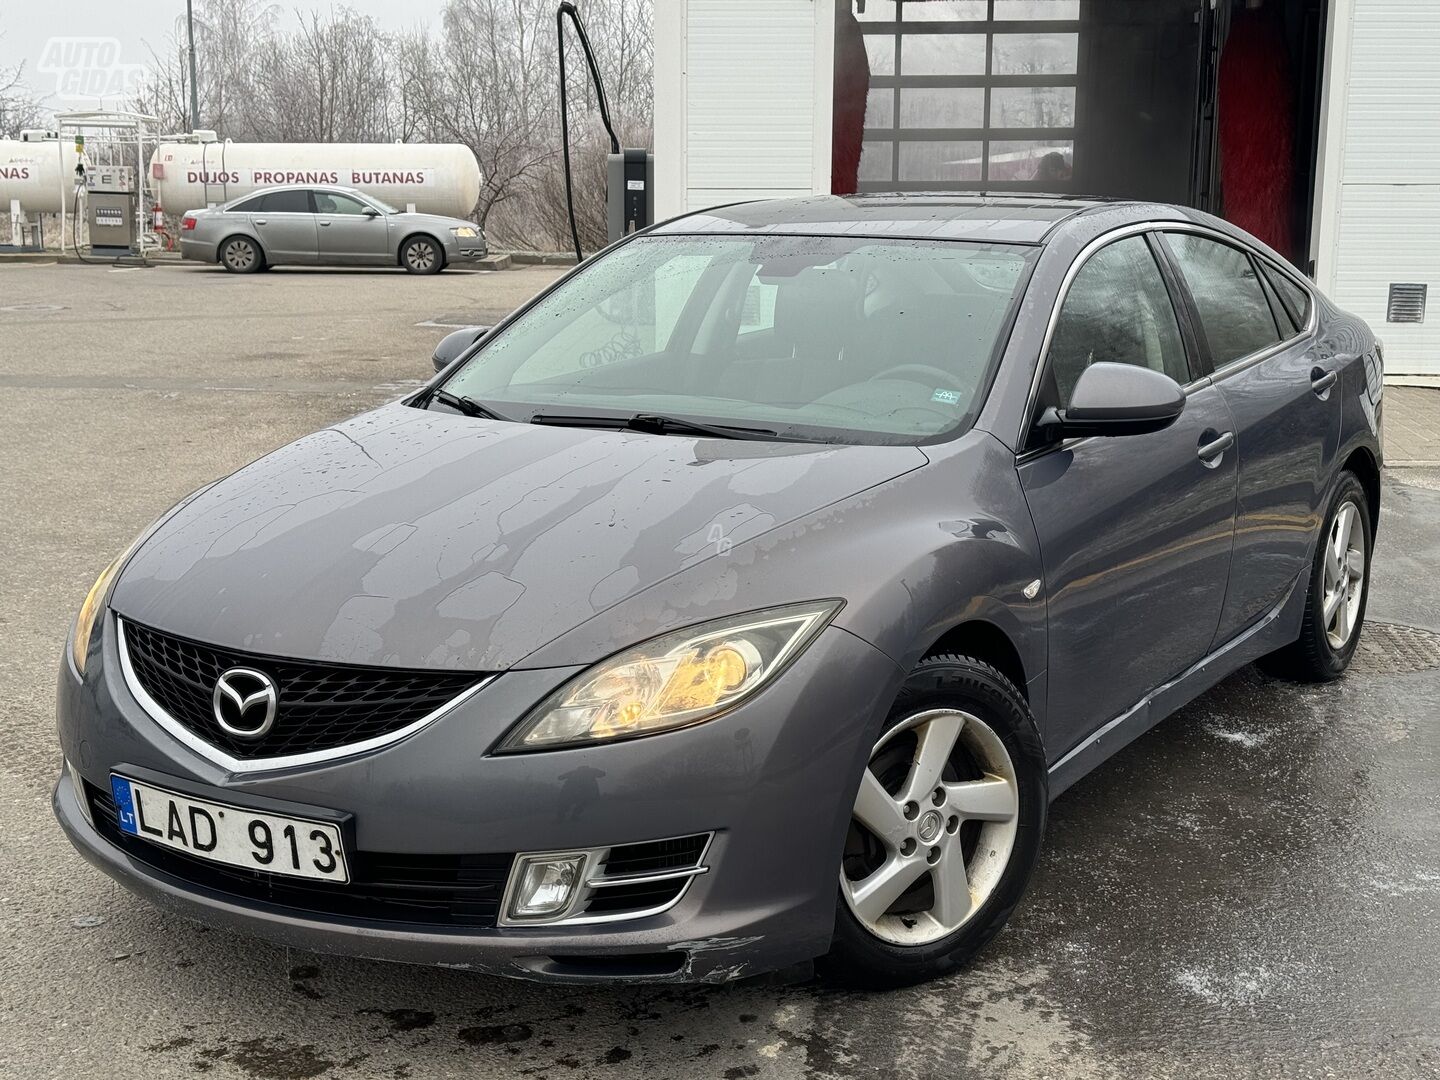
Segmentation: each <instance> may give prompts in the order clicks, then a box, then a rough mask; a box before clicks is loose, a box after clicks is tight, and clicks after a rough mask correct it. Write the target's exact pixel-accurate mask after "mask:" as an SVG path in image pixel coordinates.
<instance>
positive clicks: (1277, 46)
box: [1218, 7, 1295, 256]
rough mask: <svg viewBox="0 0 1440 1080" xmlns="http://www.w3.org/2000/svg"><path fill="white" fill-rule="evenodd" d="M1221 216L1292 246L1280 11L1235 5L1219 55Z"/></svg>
mask: <svg viewBox="0 0 1440 1080" xmlns="http://www.w3.org/2000/svg"><path fill="white" fill-rule="evenodd" d="M1218 119H1219V130H1220V184H1221V187H1220V190H1221V195H1222V198H1223V207H1224V209H1223V216H1224V217H1225V219H1226V220H1227V221H1232V222H1234V223H1235V224H1236V225H1238V226H1240V227H1241V228H1242V229H1245V230H1246V231H1247V232H1250V233H1252V234H1254V235H1255V236H1257V237H1259V238H1260V239H1261V240H1263V241H1265V243H1267V244H1269V245H1270V246H1271V247H1272V248H1274V249H1275V250H1276V251H1278V252H1280V253H1281V254H1282V255H1287V256H1288V255H1291V254H1293V247H1294V235H1293V229H1292V225H1291V199H1292V196H1293V194H1294V187H1295V146H1294V130H1295V89H1294V73H1293V72H1292V70H1291V64H1290V54H1289V52H1288V50H1287V49H1286V45H1285V36H1284V31H1283V27H1282V24H1281V21H1280V12H1279V11H1278V10H1277V9H1275V8H1273V7H1271V8H1260V9H1259V10H1256V11H1250V10H1241V11H1236V12H1235V14H1234V20H1233V22H1232V23H1231V27H1230V36H1229V37H1228V38H1227V39H1226V42H1225V48H1224V51H1223V52H1222V53H1221V55H1220V88H1219V117H1218Z"/></svg>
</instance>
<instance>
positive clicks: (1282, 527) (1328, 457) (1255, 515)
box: [1163, 231, 1341, 645]
mask: <svg viewBox="0 0 1440 1080" xmlns="http://www.w3.org/2000/svg"><path fill="white" fill-rule="evenodd" d="M1163 236H1164V243H1165V246H1166V248H1167V250H1168V251H1169V253H1170V256H1171V258H1172V259H1173V261H1174V263H1175V266H1176V269H1177V270H1178V272H1179V276H1180V278H1181V279H1182V281H1183V282H1184V285H1185V287H1186V288H1187V290H1188V292H1189V296H1190V300H1191V302H1192V304H1193V310H1194V312H1195V316H1196V321H1197V322H1198V323H1199V330H1198V336H1199V337H1200V338H1201V340H1202V341H1203V342H1204V343H1205V345H1206V346H1207V348H1208V353H1209V358H1210V363H1211V365H1212V367H1213V376H1212V381H1213V382H1214V384H1215V386H1216V387H1217V388H1218V389H1219V391H1220V393H1221V394H1222V395H1223V396H1224V398H1225V402H1226V404H1227V405H1228V406H1229V408H1230V413H1231V415H1232V416H1233V417H1234V419H1235V434H1236V438H1237V441H1238V445H1239V459H1240V461H1239V465H1240V478H1239V487H1238V497H1237V505H1236V518H1235V553H1234V564H1233V568H1232V570H1231V573H1230V585H1229V589H1228V592H1227V594H1226V597H1225V605H1224V608H1223V609H1222V611H1221V615H1220V623H1219V625H1218V626H1217V628H1216V632H1215V634H1216V639H1215V644H1216V645H1219V644H1221V643H1223V642H1226V641H1229V640H1230V639H1231V638H1233V637H1234V636H1235V635H1236V634H1238V633H1240V632H1241V631H1242V630H1244V629H1245V628H1246V627H1247V626H1249V625H1251V624H1252V623H1254V622H1255V621H1256V620H1258V619H1260V618H1262V617H1263V616H1264V615H1265V614H1266V613H1267V612H1269V611H1270V610H1272V609H1273V608H1275V607H1276V606H1277V605H1278V604H1279V603H1280V602H1281V601H1282V600H1284V598H1285V597H1286V595H1288V593H1289V591H1290V587H1291V585H1292V584H1293V583H1294V582H1295V581H1296V580H1297V579H1298V578H1299V577H1300V575H1301V574H1303V573H1304V572H1305V571H1306V570H1307V569H1308V568H1309V565H1310V541H1311V539H1312V538H1313V536H1314V534H1315V530H1316V529H1318V528H1319V526H1320V515H1321V514H1323V513H1324V506H1323V502H1324V499H1325V497H1326V494H1327V491H1326V486H1325V478H1326V477H1327V476H1329V473H1330V467H1331V462H1332V461H1333V459H1334V456H1335V453H1336V449H1337V447H1338V445H1339V439H1340V419H1341V416H1340V411H1341V401H1340V391H1339V389H1338V387H1337V386H1336V385H1335V384H1336V381H1337V379H1338V374H1337V371H1338V369H1337V367H1336V359H1335V358H1334V357H1322V356H1320V354H1319V351H1318V346H1317V344H1316V342H1315V338H1314V335H1313V334H1312V333H1310V332H1308V328H1309V326H1310V323H1311V321H1312V319H1313V309H1314V303H1313V301H1312V300H1311V299H1310V295H1309V292H1308V290H1305V289H1303V288H1301V287H1300V286H1299V285H1298V283H1296V282H1294V281H1293V280H1291V279H1290V277H1289V276H1288V275H1286V274H1283V273H1281V271H1280V270H1279V269H1278V268H1276V267H1274V266H1273V265H1271V266H1270V267H1269V269H1270V272H1271V273H1273V274H1274V275H1276V285H1275V288H1279V289H1283V290H1284V293H1285V295H1286V299H1285V301H1282V299H1281V296H1280V295H1279V294H1277V293H1276V292H1275V291H1274V289H1272V286H1271V284H1270V283H1269V282H1268V281H1266V280H1264V278H1263V277H1262V274H1263V272H1264V271H1263V268H1262V266H1261V265H1260V264H1259V263H1257V261H1256V260H1257V259H1258V258H1259V256H1258V255H1257V254H1255V253H1253V252H1249V251H1246V250H1245V249H1244V248H1242V247H1241V246H1240V245H1238V244H1236V243H1233V242H1230V241H1227V240H1222V239H1221V238H1219V237H1218V236H1213V235H1210V234H1208V233H1207V234H1202V233H1198V232H1190V231H1183V232H1182V231H1167V232H1165V233H1164V234H1163ZM1287 302H1288V303H1289V304H1291V305H1293V306H1294V307H1295V309H1296V310H1295V313H1294V315H1293V316H1292V314H1291V313H1290V312H1289V311H1288V310H1287V309H1286V307H1285V303H1287ZM1296 319H1299V320H1300V321H1299V322H1298V324H1297V323H1296V321H1295V320H1296ZM1282 331H1283V332H1282Z"/></svg>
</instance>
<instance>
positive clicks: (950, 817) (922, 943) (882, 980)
mask: <svg viewBox="0 0 1440 1080" xmlns="http://www.w3.org/2000/svg"><path fill="white" fill-rule="evenodd" d="M1048 802H1049V788H1048V773H1047V770H1046V765H1045V754H1044V750H1043V748H1042V746H1041V743H1040V733H1039V732H1038V731H1037V730H1036V727H1035V721H1034V719H1033V718H1032V717H1031V715H1030V710H1029V708H1028V706H1027V705H1026V703H1025V698H1024V697H1023V696H1022V695H1021V693H1020V691H1019V690H1018V689H1016V688H1015V686H1014V685H1012V684H1011V683H1010V681H1009V680H1008V679H1006V678H1005V676H1003V675H1001V674H1000V672H998V671H996V670H995V669H994V668H992V667H991V666H990V665H988V664H985V663H982V662H980V661H978V660H974V659H971V658H970V657H966V656H954V655H941V656H932V657H929V658H927V659H925V660H923V661H921V662H920V664H919V665H917V666H916V668H915V670H914V671H912V672H911V673H910V675H909V677H908V678H907V679H906V680H905V683H904V685H903V686H902V687H901V690H900V693H899V695H898V696H897V697H896V699H895V704H894V706H893V707H892V708H891V710H890V713H889V716H888V717H887V718H886V722H885V725H884V729H883V730H882V731H881V732H880V734H879V737H878V739H877V741H876V743H875V747H874V749H873V750H872V751H871V754H870V761H869V764H868V766H867V767H866V770H865V774H864V776H863V777H862V778H861V783H860V790H859V793H858V794H857V796H856V799H855V807H854V811H853V815H852V818H851V823H850V831H849V833H848V834H847V836H846V841H845V851H844V854H843V857H842V860H841V869H840V888H839V900H838V910H837V911H836V918H835V938H834V942H833V944H832V946H831V949H830V952H829V954H828V955H826V956H825V957H823V958H822V959H821V961H820V964H819V966H820V969H821V971H822V973H823V974H825V975H826V976H827V977H829V978H831V979H834V980H836V981H838V982H843V983H847V984H849V985H852V986H861V987H866V988H878V987H893V986H906V985H909V984H912V983H916V982H921V981H924V980H926V979H931V978H934V977H935V976H937V975H941V974H944V973H945V972H947V971H950V970H952V969H954V968H956V967H959V966H960V965H961V964H963V963H965V961H967V960H968V959H969V958H970V957H971V956H972V955H973V954H974V953H975V952H976V951H977V950H978V949H979V948H980V947H981V946H983V945H984V944H985V943H986V942H987V941H989V940H990V939H991V938H992V937H994V936H995V935H996V934H997V933H998V932H999V931H1000V928H1001V927H1002V926H1003V925H1004V924H1005V920H1006V919H1008V918H1009V917H1010V912H1011V911H1013V910H1014V908H1015V905H1016V903H1017V902H1018V901H1019V899H1020V896H1021V894H1022V893H1023V892H1024V890H1025V885H1026V883H1027V882H1028V881H1029V880H1030V873H1031V871H1032V870H1033V869H1034V866H1035V859H1036V857H1037V856H1038V854H1039V851H1040V838H1041V835H1042V834H1043V832H1044V829H1045V813H1046V807H1047V805H1048Z"/></svg>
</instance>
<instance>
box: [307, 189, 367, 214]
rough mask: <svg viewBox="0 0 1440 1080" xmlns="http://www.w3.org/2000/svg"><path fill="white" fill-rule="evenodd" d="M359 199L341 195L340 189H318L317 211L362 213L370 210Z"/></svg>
mask: <svg viewBox="0 0 1440 1080" xmlns="http://www.w3.org/2000/svg"><path fill="white" fill-rule="evenodd" d="M368 209H369V207H367V206H366V205H365V204H364V203H362V202H361V201H360V200H359V199H352V198H351V197H350V196H349V195H341V194H340V193H339V192H338V191H317V192H315V212H316V213H319V214H353V215H357V216H358V215H360V214H363V213H365V211H366V210H368Z"/></svg>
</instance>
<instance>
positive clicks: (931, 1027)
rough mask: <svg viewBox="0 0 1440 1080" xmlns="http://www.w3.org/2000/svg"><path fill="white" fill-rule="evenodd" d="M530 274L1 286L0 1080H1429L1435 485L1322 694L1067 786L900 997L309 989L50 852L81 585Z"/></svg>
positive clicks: (1416, 476)
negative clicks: (997, 895)
mask: <svg viewBox="0 0 1440 1080" xmlns="http://www.w3.org/2000/svg"><path fill="white" fill-rule="evenodd" d="M555 274H556V271H555V270H553V269H550V268H543V269H542V268H530V269H520V270H513V271H508V272H504V273H494V274H483V273H446V274H443V275H441V276H439V277H436V278H423V277H420V278H417V277H413V276H408V275H405V274H403V273H400V272H398V271H396V272H344V271H300V270H296V271H286V270H277V271H275V272H272V273H268V274H260V275H253V276H249V277H243V278H241V277H234V276H230V275H227V274H224V273H223V272H221V271H219V270H218V269H215V268H209V267H205V268H202V267H195V266H167V267H161V268H156V269H133V270H131V269H122V270H112V269H108V268H104V267H90V266H77V265H55V266H31V265H3V266H0V461H3V468H0V505H3V507H4V513H3V515H0V540H3V543H4V547H5V554H6V557H5V559H4V560H3V564H0V731H3V735H4V740H5V742H4V745H5V748H6V749H5V752H4V753H3V754H0V779H3V784H0V815H3V817H0V823H3V824H0V940H3V942H4V946H5V962H4V964H3V966H0V1076H4V1077H25V1078H27V1080H28V1078H43V1077H83V1078H89V1077H101V1076H105V1077H112V1076H117V1077H118V1076H137V1077H138V1076H144V1077H190V1076H195V1075H200V1074H203V1075H205V1076H207V1077H216V1078H252V1080H293V1078H305V1077H328V1078H336V1080H339V1078H344V1077H394V1078H403V1077H414V1078H421V1080H430V1078H441V1077H461V1076H463V1077H492V1076H493V1077H508V1076H517V1075H525V1076H539V1077H560V1076H590V1075H595V1076H607V1075H614V1076H631V1075H636V1076H639V1075H643V1076H666V1077H668V1076H697V1077H716V1078H726V1080H732V1078H748V1077H762V1078H763V1077H802V1076H803V1077H815V1078H820V1077H832V1076H874V1077H897V1078H899V1077H917V1078H919V1077H932V1076H948V1077H964V1076H984V1077H1016V1078H1018V1077H1041V1076H1044V1077H1061V1078H1063V1077H1096V1078H1098V1077H1111V1076H1115V1077H1179V1076H1184V1077H1187V1078H1205V1077H1233V1076H1265V1077H1360V1076H1366V1077H1433V1076H1436V1075H1437V1074H1440V994H1437V986H1440V783H1437V776H1440V578H1437V573H1436V568H1437V567H1440V490H1435V488H1436V487H1437V485H1436V484H1435V475H1434V474H1433V473H1425V472H1413V473H1412V472H1407V473H1406V474H1404V477H1403V480H1404V482H1398V480H1397V476H1392V477H1391V479H1390V481H1389V482H1388V483H1387V491H1386V501H1385V509H1384V511H1383V513H1382V518H1381V524H1380V531H1379V540H1378V547H1377V551H1376V555H1375V562H1374V578H1373V581H1374V592H1373V593H1372V597H1371V605H1370V612H1369V619H1370V626H1369V628H1368V629H1367V631H1366V635H1367V636H1366V638H1365V639H1364V640H1362V643H1361V647H1360V648H1361V652H1360V654H1359V655H1358V657H1357V660H1356V662H1355V665H1354V667H1353V668H1352V670H1351V673H1350V675H1349V676H1348V677H1347V678H1345V679H1344V680H1342V681H1341V682H1339V683H1336V684H1332V685H1329V686H1325V687H1318V688H1317V687H1296V686H1293V685H1289V684H1285V683H1280V682H1276V681H1274V680H1272V679H1270V678H1268V677H1266V676H1264V675H1261V674H1259V673H1257V672H1255V671H1254V670H1252V669H1247V670H1245V671H1243V672H1241V673H1240V674H1238V675H1236V676H1235V677H1232V678H1231V679H1229V680H1228V681H1226V682H1225V683H1222V684H1221V685H1220V686H1218V687H1217V688H1216V689H1214V690H1213V691H1211V692H1210V693H1209V694H1207V695H1206V696H1204V697H1203V698H1201V699H1200V700H1199V701H1197V702H1196V703H1195V704H1193V705H1191V706H1190V707H1188V708H1186V709H1185V710H1184V711H1183V712H1182V713H1180V714H1178V715H1177V716H1175V717H1173V718H1171V719H1170V720H1168V721H1167V722H1166V723H1165V724H1163V725H1162V726H1160V727H1159V728H1157V729H1156V730H1155V731H1154V732H1152V733H1151V734H1150V735H1148V736H1146V737H1145V738H1143V739H1141V740H1140V741H1139V742H1137V743H1136V744H1134V745H1133V746H1131V747H1130V748H1129V749H1128V750H1126V751H1124V752H1123V753H1122V754H1120V755H1119V756H1118V757H1117V758H1116V759H1114V760H1113V761H1112V762H1111V763H1110V764H1109V765H1107V766H1105V767H1104V768H1102V769H1101V770H1100V771H1099V772H1098V773H1096V774H1095V775H1093V776H1091V777H1089V778H1088V779H1086V780H1084V781H1082V782H1081V783H1080V784H1079V785H1077V786H1076V787H1075V788H1073V789H1072V790H1071V791H1070V792H1068V793H1067V794H1066V795H1064V796H1063V797H1062V798H1061V799H1060V800H1059V801H1058V802H1057V803H1056V804H1055V806H1054V807H1053V809H1052V812H1051V818H1050V826H1049V834H1048V848H1047V851H1046V852H1045V854H1044V855H1043V857H1042V860H1041V864H1040V869H1039V871H1038V874H1037V877H1036V880H1035V881H1034V883H1033V885H1032V888H1031V892H1030V895H1029V897H1028V899H1027V900H1026V901H1025V902H1024V903H1023V904H1022V906H1021V907H1020V908H1019V909H1018V911H1017V913H1016V915H1015V917H1014V918H1013V919H1012V920H1011V922H1010V924H1009V926H1008V928H1007V929H1006V930H1005V931H1004V932H1003V933H1002V934H1001V936H1000V937H999V939H998V940H997V941H996V942H995V944H994V945H993V946H992V947H991V948H990V949H988V950H987V951H986V952H985V953H984V954H983V955H982V956H981V958H980V960H979V961H978V962H977V963H976V964H975V965H974V966H973V967H972V968H971V969H970V970H969V971H967V972H965V973H962V974H960V975H957V976H955V977H952V978H950V979H947V980H944V981H942V982H938V983H935V984H931V985H928V986H923V987H918V988H914V989H910V990H905V991H899V992H894V993H889V994H876V995H863V994H854V993H846V992H840V991H836V990H831V989H827V988H825V987H823V986H821V985H818V984H814V983H808V984H799V985H777V984H774V983H769V982H765V983H760V984H754V983H750V984H746V983H742V984H736V985H731V986H728V987H720V988H715V987H654V986H652V987H645V988H618V989H616V988H578V989H577V988H568V987H561V988H555V987H537V986H533V985H530V984H524V983H512V982H502V981H496V980H489V979H482V978H479V977H476V976H473V975H468V974H466V973H465V972H463V971H453V970H444V969H420V968H406V967H398V966H390V965H384V964H380V963H376V962H365V961H358V960H349V959H340V958H333V957H327V956H316V955H310V954H306V953H300V952H296V951H293V950H286V949H282V948H278V947H274V946H271V945H268V944H264V943H257V942H253V941H250V940H245V939H241V938H237V937H232V936H228V935H226V934H223V933H220V932H215V931H208V930H206V929H203V928H201V927H198V926H194V925H191V924H189V923H186V922H183V921H180V920H178V919H175V918H173V917H171V916H167V915H163V914H161V913H159V912H157V911H155V910H152V909H150V908H148V907H146V906H143V905H141V904H140V903H139V902H138V901H136V900H134V899H133V898H132V897H130V895H129V894H127V893H125V892H124V891H123V890H121V889H120V888H119V887H118V886H117V885H114V884H113V883H111V882H110V881H109V879H107V878H105V877H104V876H102V875H101V874H100V873H99V871H96V870H94V869H92V868H91V867H90V866H89V865H88V864H86V863H84V862H83V861H82V860H81V859H80V858H79V856H77V855H76V854H74V853H73V852H72V850H71V849H70V847H69V845H68V844H67V843H66V842H65V840H64V838H63V836H62V835H61V833H60V830H59V827H58V826H57V825H56V824H55V822H54V820H53V818H52V817H51V813H50V790H51V786H52V784H53V782H54V779H55V775H56V771H57V768H58V764H59V755H58V751H57V749H56V745H55V739H54V721H53V711H54V685H55V670H56V664H57V663H58V660H59V657H60V654H61V649H62V648H63V644H64V640H65V636H66V633H67V631H68V629H69V626H70V623H71V620H72V619H73V618H74V613H75V609H76V607H77V606H78V604H79V603H80V600H81V598H82V597H83V596H84V593H85V590H86V588H87V587H88V586H89V584H90V582H91V581H92V580H93V579H94V576H95V574H96V573H97V572H98V571H99V570H100V569H101V568H102V567H103V566H104V565H105V564H106V563H107V562H109V560H110V559H111V558H113V557H114V555H115V554H116V553H117V552H118V551H119V550H121V549H122V548H123V547H124V546H125V544H126V543H127V542H128V541H129V540H130V539H131V538H132V536H133V535H134V534H135V533H136V532H137V531H138V530H139V529H140V528H141V527H143V526H144V525H145V524H146V523H147V522H148V521H150V520H151V519H152V518H153V517H154V516H155V515H156V514H158V513H159V512H160V511H161V510H163V509H165V508H166V507H167V506H169V505H170V504H171V503H173V502H174V501H175V500H176V499H178V498H179V497H181V496H183V495H184V494H186V493H187V492H189V491H191V490H193V489H194V488H195V487H197V486H199V485H200V484H202V483H204V482H206V481H208V480H210V479H212V478H214V477H215V476H218V475H220V474H223V473H225V472H228V471H230V470H232V469H234V468H236V467H238V466H240V465H242V464H244V463H245V462H247V461H249V460H251V459H253V458H254V457H256V456H258V455H260V454H262V453H264V452H266V451H267V450H269V449H272V448H274V447H276V446H278V445H280V444H282V443H284V442H287V441H288V440H290V439H292V438H295V437H297V436H299V435H301V434H303V433H304V432H307V431H309V430H312V429H314V428H316V427H319V426H321V425H324V424H326V423H329V422H331V421H334V420H337V419H339V418H342V417H345V416H348V415H351V414H354V413H356V412H359V411H361V410H363V409H365V408H366V407H368V406H370V405H373V404H377V403H379V402H382V401H385V400H387V399H390V398H393V397H395V396H397V395H398V394H400V393H402V392H403V391H404V390H405V389H406V388H408V387H410V386H413V385H417V384H418V383H419V381H421V380H423V379H425V378H426V377H428V375H429V374H430V371H431V366H430V352H431V349H432V348H433V346H434V344H435V342H436V341H437V340H438V339H439V337H440V336H441V335H442V334H444V333H445V332H446V330H445V328H444V324H459V323H463V322H469V321H492V320H494V319H495V318H498V317H499V316H501V315H502V314H504V313H505V312H506V311H509V310H510V309H512V308H513V307H514V306H515V305H516V304H518V303H519V302H521V301H522V300H523V299H524V298H526V297H527V296H529V295H531V294H532V293H533V292H534V291H536V290H537V289H539V288H541V287H543V286H544V285H545V284H546V283H548V282H549V281H550V280H553V278H554V276H555ZM437 324H440V325H437ZM1397 475H1398V474H1397Z"/></svg>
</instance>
